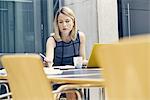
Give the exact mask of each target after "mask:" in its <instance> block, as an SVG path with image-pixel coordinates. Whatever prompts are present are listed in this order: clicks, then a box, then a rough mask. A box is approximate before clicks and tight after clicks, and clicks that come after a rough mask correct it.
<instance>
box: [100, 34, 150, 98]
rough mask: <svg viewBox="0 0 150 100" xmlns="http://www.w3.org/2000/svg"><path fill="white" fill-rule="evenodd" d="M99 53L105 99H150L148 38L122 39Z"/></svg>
mask: <svg viewBox="0 0 150 100" xmlns="http://www.w3.org/2000/svg"><path fill="white" fill-rule="evenodd" d="M99 52H101V53H100V55H98V56H100V59H99V60H100V62H101V63H100V65H101V66H102V67H103V68H104V78H105V80H106V84H105V87H106V98H107V100H150V77H149V76H150V72H149V71H150V36H138V37H131V38H130V39H123V40H120V42H118V43H114V44H112V45H104V46H102V47H101V49H100V51H99Z"/></svg>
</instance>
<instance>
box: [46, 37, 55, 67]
mask: <svg viewBox="0 0 150 100" xmlns="http://www.w3.org/2000/svg"><path fill="white" fill-rule="evenodd" d="M55 46H56V43H55V40H54V38H53V37H49V38H48V39H47V43H46V59H45V61H46V62H47V63H48V67H52V65H53V59H54V48H55Z"/></svg>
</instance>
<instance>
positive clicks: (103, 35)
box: [97, 0, 118, 43]
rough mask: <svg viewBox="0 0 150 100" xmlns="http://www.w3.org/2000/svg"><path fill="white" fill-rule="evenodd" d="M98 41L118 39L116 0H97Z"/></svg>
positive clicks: (107, 41) (109, 41)
mask: <svg viewBox="0 0 150 100" xmlns="http://www.w3.org/2000/svg"><path fill="white" fill-rule="evenodd" d="M97 10H98V23H99V24H98V32H99V42H100V43H111V42H114V41H118V15H117V0H97Z"/></svg>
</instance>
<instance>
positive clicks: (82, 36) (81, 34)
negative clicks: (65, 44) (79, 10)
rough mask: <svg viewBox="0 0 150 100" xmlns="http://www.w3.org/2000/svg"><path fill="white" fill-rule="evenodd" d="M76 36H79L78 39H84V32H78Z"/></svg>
mask: <svg viewBox="0 0 150 100" xmlns="http://www.w3.org/2000/svg"><path fill="white" fill-rule="evenodd" d="M78 34H79V37H80V39H83V38H85V34H84V32H81V31H78Z"/></svg>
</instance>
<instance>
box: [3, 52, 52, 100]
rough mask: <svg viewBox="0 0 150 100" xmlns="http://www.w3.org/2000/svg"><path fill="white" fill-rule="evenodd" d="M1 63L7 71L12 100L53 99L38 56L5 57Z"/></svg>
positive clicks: (18, 55) (16, 55)
mask: <svg viewBox="0 0 150 100" xmlns="http://www.w3.org/2000/svg"><path fill="white" fill-rule="evenodd" d="M1 61H2V64H3V66H4V67H5V69H6V71H7V75H8V83H9V86H10V90H11V93H12V99H13V100H53V99H54V96H53V94H52V89H51V87H50V82H49V81H48V79H47V78H46V75H45V73H44V71H43V63H42V60H41V58H40V56H38V55H35V54H14V55H5V56H3V57H2V58H1Z"/></svg>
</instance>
